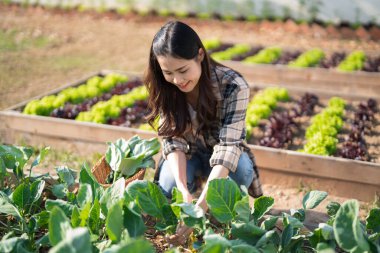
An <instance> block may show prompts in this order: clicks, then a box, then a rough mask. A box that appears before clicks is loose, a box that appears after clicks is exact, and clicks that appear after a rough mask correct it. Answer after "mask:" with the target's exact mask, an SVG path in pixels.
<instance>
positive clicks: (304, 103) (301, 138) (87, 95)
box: [22, 74, 380, 163]
mask: <svg viewBox="0 0 380 253" xmlns="http://www.w3.org/2000/svg"><path fill="white" fill-rule="evenodd" d="M252 93H253V94H252V98H251V100H250V103H249V106H248V109H247V118H246V127H247V141H248V143H250V144H254V145H260V146H265V147H271V148H278V149H289V150H295V151H300V152H305V153H308V154H316V155H323V156H336V157H342V158H348V159H354V160H360V161H369V162H374V163H379V160H378V157H379V155H380V154H379V150H378V149H377V148H376V143H379V139H378V138H377V137H376V136H377V133H378V131H379V129H380V125H379V122H380V114H379V108H378V105H377V101H376V100H375V99H372V98H369V99H365V100H355V101H352V100H345V99H343V98H339V97H329V98H323V99H322V98H319V97H318V95H316V94H312V93H304V94H294V95H293V94H291V92H289V91H288V89H286V88H281V87H267V88H265V89H256V90H253V92H252ZM298 93H299V92H298ZM146 98H147V93H146V90H145V87H144V86H143V85H142V82H141V81H140V80H139V79H138V78H137V77H131V80H129V77H128V76H125V75H121V74H108V75H106V76H104V77H101V76H94V77H91V78H90V79H88V80H86V82H85V83H83V84H80V85H79V86H77V87H69V88H65V89H63V90H61V91H60V92H59V93H57V94H56V95H48V96H44V97H42V98H41V99H38V100H32V101H30V102H29V103H28V104H27V105H26V106H25V107H24V108H23V109H22V112H23V113H24V114H29V115H41V116H50V117H56V118H62V119H72V120H73V119H74V120H76V121H86V122H94V123H103V124H110V125H117V126H123V127H135V128H138V129H143V130H153V129H151V127H150V126H149V125H147V124H145V123H144V113H146V106H147V105H146V102H145V100H146Z"/></svg>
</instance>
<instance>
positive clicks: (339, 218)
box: [333, 200, 369, 252]
mask: <svg viewBox="0 0 380 253" xmlns="http://www.w3.org/2000/svg"><path fill="white" fill-rule="evenodd" d="M358 214H359V203H358V202H357V201H356V200H348V201H346V202H344V203H343V204H342V206H341V207H340V208H339V210H338V212H337V214H336V218H335V221H334V224H333V227H334V235H335V239H336V241H337V243H338V245H339V246H340V247H341V248H342V249H344V250H346V251H349V252H350V251H356V252H359V251H360V252H365V251H368V250H369V245H368V242H367V241H366V239H365V236H364V234H363V231H362V229H361V227H360V222H359V218H358ZM358 250H359V251H358Z"/></svg>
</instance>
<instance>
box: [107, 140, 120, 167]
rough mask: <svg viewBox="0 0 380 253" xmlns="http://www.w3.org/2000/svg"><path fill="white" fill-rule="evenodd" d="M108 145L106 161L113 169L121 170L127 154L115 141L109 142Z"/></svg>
mask: <svg viewBox="0 0 380 253" xmlns="http://www.w3.org/2000/svg"><path fill="white" fill-rule="evenodd" d="M108 145H109V146H108V149H107V153H106V161H107V163H108V164H109V166H110V167H111V169H112V170H113V171H119V168H120V164H121V161H122V160H123V158H124V157H125V154H124V153H123V152H122V151H121V150H120V149H119V148H118V147H117V146H116V145H115V144H114V143H109V144H108Z"/></svg>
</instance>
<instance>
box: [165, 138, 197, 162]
mask: <svg viewBox="0 0 380 253" xmlns="http://www.w3.org/2000/svg"><path fill="white" fill-rule="evenodd" d="M162 146H163V149H162V154H163V156H164V158H165V159H166V156H167V155H168V154H170V153H172V152H174V151H176V150H179V151H183V152H184V153H185V154H186V155H188V153H189V150H190V147H189V144H188V143H187V141H186V140H185V139H184V138H181V137H165V138H162Z"/></svg>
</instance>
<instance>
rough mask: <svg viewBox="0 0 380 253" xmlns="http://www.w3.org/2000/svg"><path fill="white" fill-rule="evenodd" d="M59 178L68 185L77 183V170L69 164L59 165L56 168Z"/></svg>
mask: <svg viewBox="0 0 380 253" xmlns="http://www.w3.org/2000/svg"><path fill="white" fill-rule="evenodd" d="M56 171H57V174H58V177H59V179H60V180H61V181H62V183H65V184H66V185H67V186H71V185H73V184H74V183H75V178H76V172H75V171H74V170H72V169H70V168H68V167H67V166H59V167H57V168H56Z"/></svg>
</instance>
